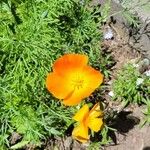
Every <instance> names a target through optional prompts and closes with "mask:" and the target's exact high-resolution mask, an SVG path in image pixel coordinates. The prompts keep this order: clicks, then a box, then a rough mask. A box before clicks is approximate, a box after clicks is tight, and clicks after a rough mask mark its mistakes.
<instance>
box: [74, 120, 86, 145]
mask: <svg viewBox="0 0 150 150" xmlns="http://www.w3.org/2000/svg"><path fill="white" fill-rule="evenodd" d="M72 136H73V138H74V139H76V140H78V141H80V142H82V143H85V142H87V141H88V140H89V136H88V127H87V126H84V125H83V124H82V123H81V124H79V125H78V126H77V127H75V128H74V130H73V132H72Z"/></svg>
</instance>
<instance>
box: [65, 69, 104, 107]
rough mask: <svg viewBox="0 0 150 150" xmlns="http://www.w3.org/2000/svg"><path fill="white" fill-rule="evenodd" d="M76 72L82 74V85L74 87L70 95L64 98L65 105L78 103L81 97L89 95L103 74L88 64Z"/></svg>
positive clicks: (101, 79) (100, 80) (99, 82)
mask: <svg viewBox="0 0 150 150" xmlns="http://www.w3.org/2000/svg"><path fill="white" fill-rule="evenodd" d="M78 74H81V75H82V79H83V86H82V87H81V88H76V89H75V91H74V92H73V93H72V95H70V97H67V98H65V99H64V101H63V103H64V104H65V105H68V106H71V105H76V104H78V103H80V102H81V100H82V99H84V98H86V97H88V96H90V95H91V93H92V92H93V91H94V90H95V89H96V88H97V87H98V86H99V85H100V84H101V83H102V81H103V75H102V74H101V73H100V72H99V71H96V70H95V69H93V68H92V67H90V66H85V67H84V68H83V70H82V71H81V72H80V73H78Z"/></svg>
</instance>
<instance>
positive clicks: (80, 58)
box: [53, 54, 88, 74]
mask: <svg viewBox="0 0 150 150" xmlns="http://www.w3.org/2000/svg"><path fill="white" fill-rule="evenodd" d="M87 62H88V57H87V56H86V55H82V54H65V55H63V56H62V57H60V58H58V59H57V60H56V61H55V63H54V65H53V71H54V72H57V73H59V74H63V73H65V72H66V71H67V70H72V71H74V70H76V69H77V70H79V69H82V68H83V67H84V66H86V65H87Z"/></svg>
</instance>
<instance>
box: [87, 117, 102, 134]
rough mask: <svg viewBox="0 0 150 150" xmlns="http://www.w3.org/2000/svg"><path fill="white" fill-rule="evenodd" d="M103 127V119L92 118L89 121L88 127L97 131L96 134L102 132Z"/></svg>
mask: <svg viewBox="0 0 150 150" xmlns="http://www.w3.org/2000/svg"><path fill="white" fill-rule="evenodd" d="M102 125H103V120H102V118H93V117H90V118H89V120H88V127H89V128H90V129H91V130H93V131H95V132H98V131H100V129H101V127H102Z"/></svg>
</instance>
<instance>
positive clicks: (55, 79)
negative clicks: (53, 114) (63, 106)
mask: <svg viewBox="0 0 150 150" xmlns="http://www.w3.org/2000/svg"><path fill="white" fill-rule="evenodd" d="M46 87H47V89H48V90H49V92H50V93H52V94H53V95H54V96H55V97H56V98H58V99H64V98H65V97H67V96H68V95H70V94H71V93H72V92H73V90H74V89H71V87H70V85H69V83H68V82H67V79H66V77H65V76H64V77H61V76H59V75H58V74H57V73H49V74H48V76H47V79H46Z"/></svg>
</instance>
